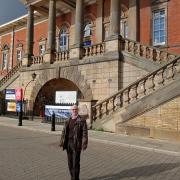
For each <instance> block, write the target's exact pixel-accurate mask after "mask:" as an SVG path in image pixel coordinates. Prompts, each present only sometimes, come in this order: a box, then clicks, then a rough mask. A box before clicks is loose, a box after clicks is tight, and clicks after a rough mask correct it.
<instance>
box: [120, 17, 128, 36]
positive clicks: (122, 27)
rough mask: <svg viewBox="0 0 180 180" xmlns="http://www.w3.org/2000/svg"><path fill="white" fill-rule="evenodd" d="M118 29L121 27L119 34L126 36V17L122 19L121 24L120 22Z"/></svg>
mask: <svg viewBox="0 0 180 180" xmlns="http://www.w3.org/2000/svg"><path fill="white" fill-rule="evenodd" d="M120 26H121V27H120V29H121V36H122V37H123V38H128V23H127V19H122V20H121V24H120Z"/></svg>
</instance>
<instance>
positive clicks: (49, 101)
mask: <svg viewBox="0 0 180 180" xmlns="http://www.w3.org/2000/svg"><path fill="white" fill-rule="evenodd" d="M56 91H77V98H78V99H84V96H83V94H82V92H81V91H80V89H79V88H78V87H77V86H76V85H75V84H74V83H73V82H72V81H70V80H67V79H64V78H60V79H52V80H50V81H48V82H47V83H45V84H44V86H43V87H41V89H40V90H39V92H38V94H37V96H36V98H35V103H34V115H35V116H43V115H44V108H45V105H55V93H56Z"/></svg>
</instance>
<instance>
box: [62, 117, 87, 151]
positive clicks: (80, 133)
mask: <svg viewBox="0 0 180 180" xmlns="http://www.w3.org/2000/svg"><path fill="white" fill-rule="evenodd" d="M69 121H70V119H69V120H68V121H66V122H65V124H64V128H63V131H62V134H61V138H60V144H59V146H60V147H62V148H63V150H65V149H67V144H68V135H69ZM73 143H74V147H75V149H76V150H77V151H80V150H85V149H86V148H87V145H88V129H87V123H86V120H85V119H83V118H82V117H81V116H79V115H78V117H77V120H76V122H75V124H74V139H73Z"/></svg>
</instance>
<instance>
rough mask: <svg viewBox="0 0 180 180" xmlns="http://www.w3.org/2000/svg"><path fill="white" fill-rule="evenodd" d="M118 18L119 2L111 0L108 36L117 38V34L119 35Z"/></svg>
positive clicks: (119, 14)
mask: <svg viewBox="0 0 180 180" xmlns="http://www.w3.org/2000/svg"><path fill="white" fill-rule="evenodd" d="M120 17H121V8H120V0H111V9H110V36H119V34H120Z"/></svg>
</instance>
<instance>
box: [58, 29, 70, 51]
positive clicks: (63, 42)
mask: <svg viewBox="0 0 180 180" xmlns="http://www.w3.org/2000/svg"><path fill="white" fill-rule="evenodd" d="M59 48H60V51H66V50H67V48H68V34H67V28H66V27H63V28H62V29H61V31H60V34H59Z"/></svg>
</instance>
